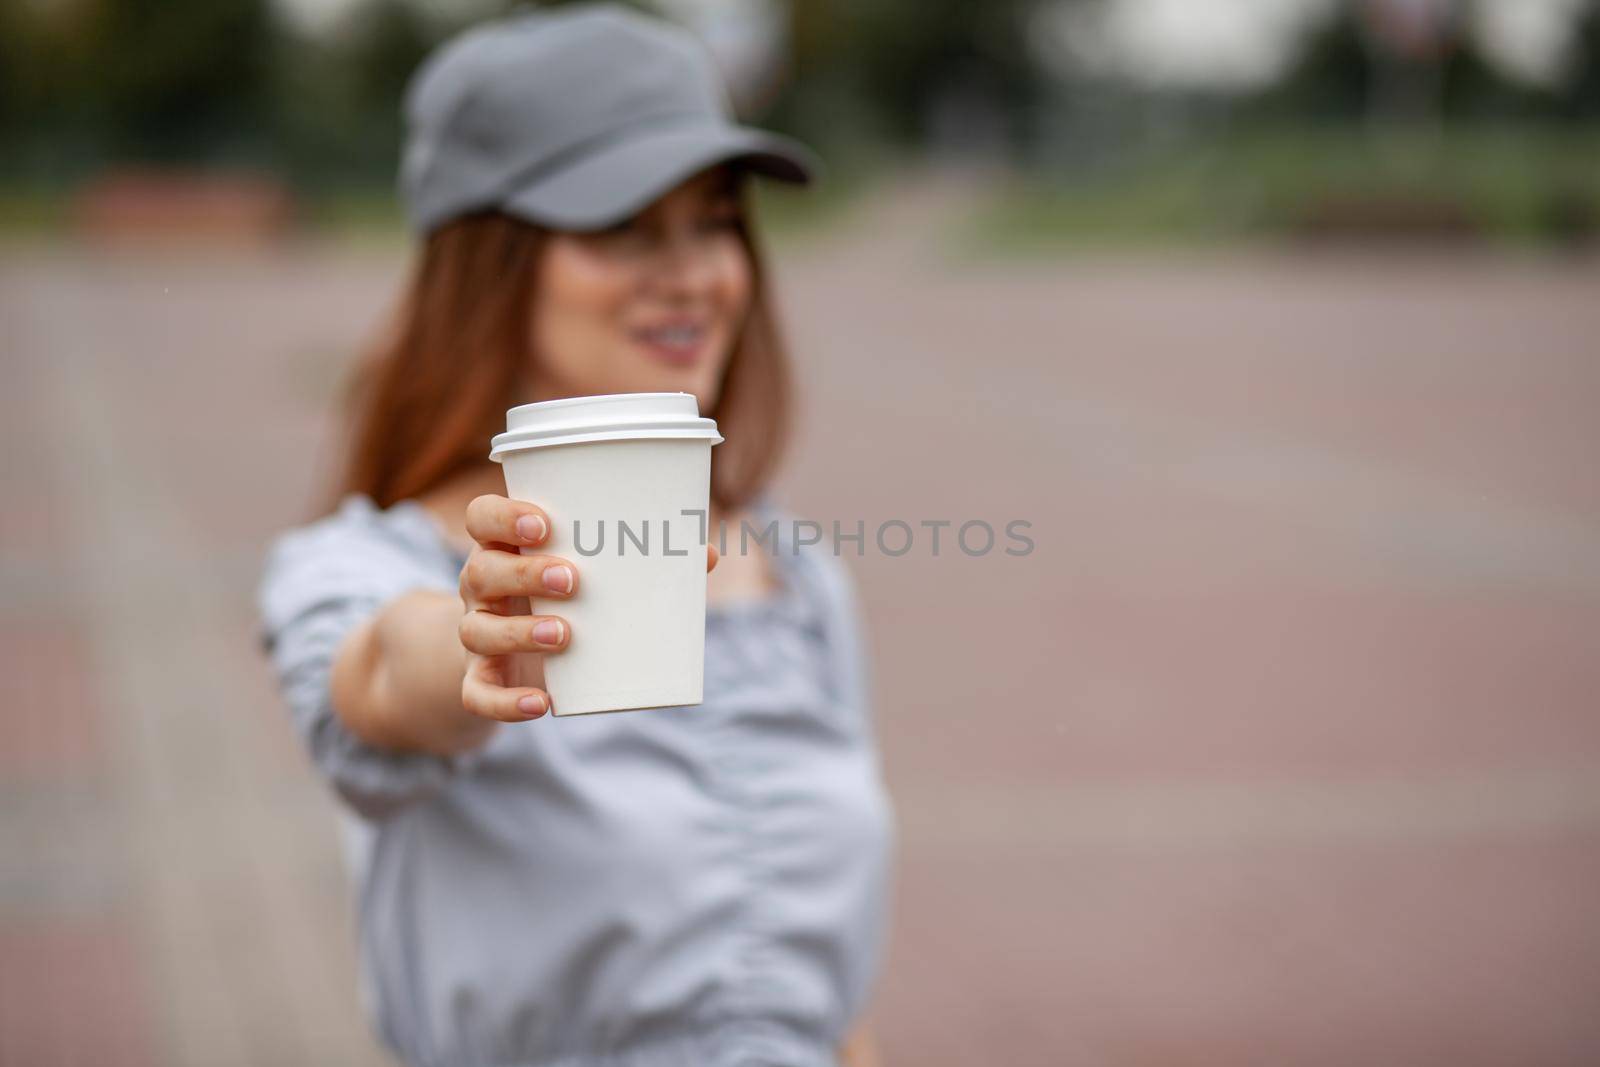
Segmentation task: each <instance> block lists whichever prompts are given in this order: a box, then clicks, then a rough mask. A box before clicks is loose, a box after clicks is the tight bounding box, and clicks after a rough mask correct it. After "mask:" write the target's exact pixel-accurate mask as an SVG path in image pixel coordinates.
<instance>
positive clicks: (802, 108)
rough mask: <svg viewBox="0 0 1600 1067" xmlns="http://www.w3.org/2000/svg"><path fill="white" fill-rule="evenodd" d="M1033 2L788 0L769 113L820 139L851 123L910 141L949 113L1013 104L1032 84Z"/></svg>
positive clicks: (996, 110) (1001, 110)
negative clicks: (783, 72)
mask: <svg viewBox="0 0 1600 1067" xmlns="http://www.w3.org/2000/svg"><path fill="white" fill-rule="evenodd" d="M1034 4H1035V0H987V2H985V3H981V4H980V3H971V2H969V0H797V2H795V3H794V4H793V7H792V16H791V17H792V24H791V32H790V39H791V41H792V42H793V48H794V62H795V76H794V78H793V80H792V81H791V83H790V87H789V89H788V91H787V93H786V96H785V98H784V100H783V101H782V102H781V104H780V106H779V107H778V108H777V110H776V113H775V123H776V124H778V125H782V126H787V127H789V128H791V129H793V130H795V131H796V132H798V133H800V134H801V135H802V136H805V137H808V138H810V139H812V140H815V141H819V142H822V143H824V144H827V143H831V142H834V141H836V140H838V139H839V138H840V137H841V136H845V137H848V136H849V135H850V134H852V133H860V132H864V133H865V135H866V136H878V135H881V136H885V137H888V138H890V139H892V140H893V141H895V142H898V143H900V144H914V143H922V142H924V141H925V140H926V139H927V138H928V136H929V135H930V133H932V132H933V131H934V130H935V128H936V127H940V126H945V127H947V126H948V125H949V122H948V116H949V115H951V114H957V115H960V114H969V115H973V116H977V115H979V114H990V115H1014V114H1017V113H1018V112H1019V111H1020V110H1021V109H1022V108H1023V107H1024V106H1026V104H1027V103H1028V102H1029V101H1030V100H1031V99H1032V95H1033V93H1034V91H1035V89H1036V87H1037V83H1036V78H1035V74H1034V64H1033V62H1032V57H1031V55H1030V54H1029V51H1028V48H1027V41H1026V39H1025V38H1026V35H1025V32H1024V27H1025V25H1026V16H1027V15H1028V13H1029V12H1030V11H1031V10H1032V8H1033V7H1034ZM963 109H964V110H963Z"/></svg>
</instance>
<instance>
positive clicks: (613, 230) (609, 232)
mask: <svg viewBox="0 0 1600 1067" xmlns="http://www.w3.org/2000/svg"><path fill="white" fill-rule="evenodd" d="M638 225H639V216H637V215H630V216H629V217H627V218H625V219H623V220H622V221H621V222H614V223H612V224H611V225H610V226H607V227H606V228H605V229H603V230H595V231H594V233H595V235H596V236H598V237H615V236H617V235H619V234H624V233H632V232H633V230H634V228H635V227H636V226H638Z"/></svg>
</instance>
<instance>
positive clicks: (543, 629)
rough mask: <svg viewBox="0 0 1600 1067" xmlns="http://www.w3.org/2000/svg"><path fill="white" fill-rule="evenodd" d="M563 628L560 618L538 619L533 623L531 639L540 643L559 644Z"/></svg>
mask: <svg viewBox="0 0 1600 1067" xmlns="http://www.w3.org/2000/svg"><path fill="white" fill-rule="evenodd" d="M565 629H566V628H565V627H564V626H562V625H561V620H560V619H540V620H539V621H538V622H536V623H534V624H533V639H534V640H535V641H537V642H539V643H540V644H541V645H559V644H560V643H561V634H562V632H563V631H564V630H565Z"/></svg>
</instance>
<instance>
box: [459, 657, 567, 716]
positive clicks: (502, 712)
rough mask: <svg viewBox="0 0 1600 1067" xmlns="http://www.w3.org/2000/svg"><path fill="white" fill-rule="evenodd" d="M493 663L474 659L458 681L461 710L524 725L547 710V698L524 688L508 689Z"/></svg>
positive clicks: (529, 688)
mask: <svg viewBox="0 0 1600 1067" xmlns="http://www.w3.org/2000/svg"><path fill="white" fill-rule="evenodd" d="M503 677H504V676H503V675H502V674H501V673H500V669H499V668H498V667H496V666H495V660H493V659H491V658H489V657H487V656H473V657H472V659H471V662H470V663H469V664H468V665H467V673H466V676H465V677H464V678H462V679H461V706H462V707H464V708H466V709H467V710H468V711H470V712H472V714H474V715H481V716H482V717H483V718H485V719H498V720H500V721H501V722H527V721H528V720H529V719H537V718H538V717H539V716H541V715H543V714H544V713H545V712H546V711H549V710H550V694H548V693H546V692H545V691H544V690H543V689H534V688H532V687H531V686H523V687H518V688H514V689H508V688H506V687H505V686H503V685H501V684H500V682H501V681H502V680H503Z"/></svg>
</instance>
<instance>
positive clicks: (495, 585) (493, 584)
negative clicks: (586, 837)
mask: <svg viewBox="0 0 1600 1067" xmlns="http://www.w3.org/2000/svg"><path fill="white" fill-rule="evenodd" d="M577 590H578V568H576V567H574V566H573V565H572V563H571V562H570V561H568V560H565V559H562V558H561V557H560V556H524V555H522V554H521V553H517V552H504V551H500V550H499V549H492V548H491V549H485V548H479V549H478V550H477V551H475V552H473V553H472V555H470V556H468V557H467V565H466V566H465V567H463V568H461V599H462V600H465V601H466V602H467V603H468V604H470V605H472V606H474V607H476V606H479V605H481V604H482V603H483V602H484V601H488V600H497V599H499V598H500V597H508V596H533V597H561V598H566V597H569V596H571V595H572V594H573V593H575V592H577Z"/></svg>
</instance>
